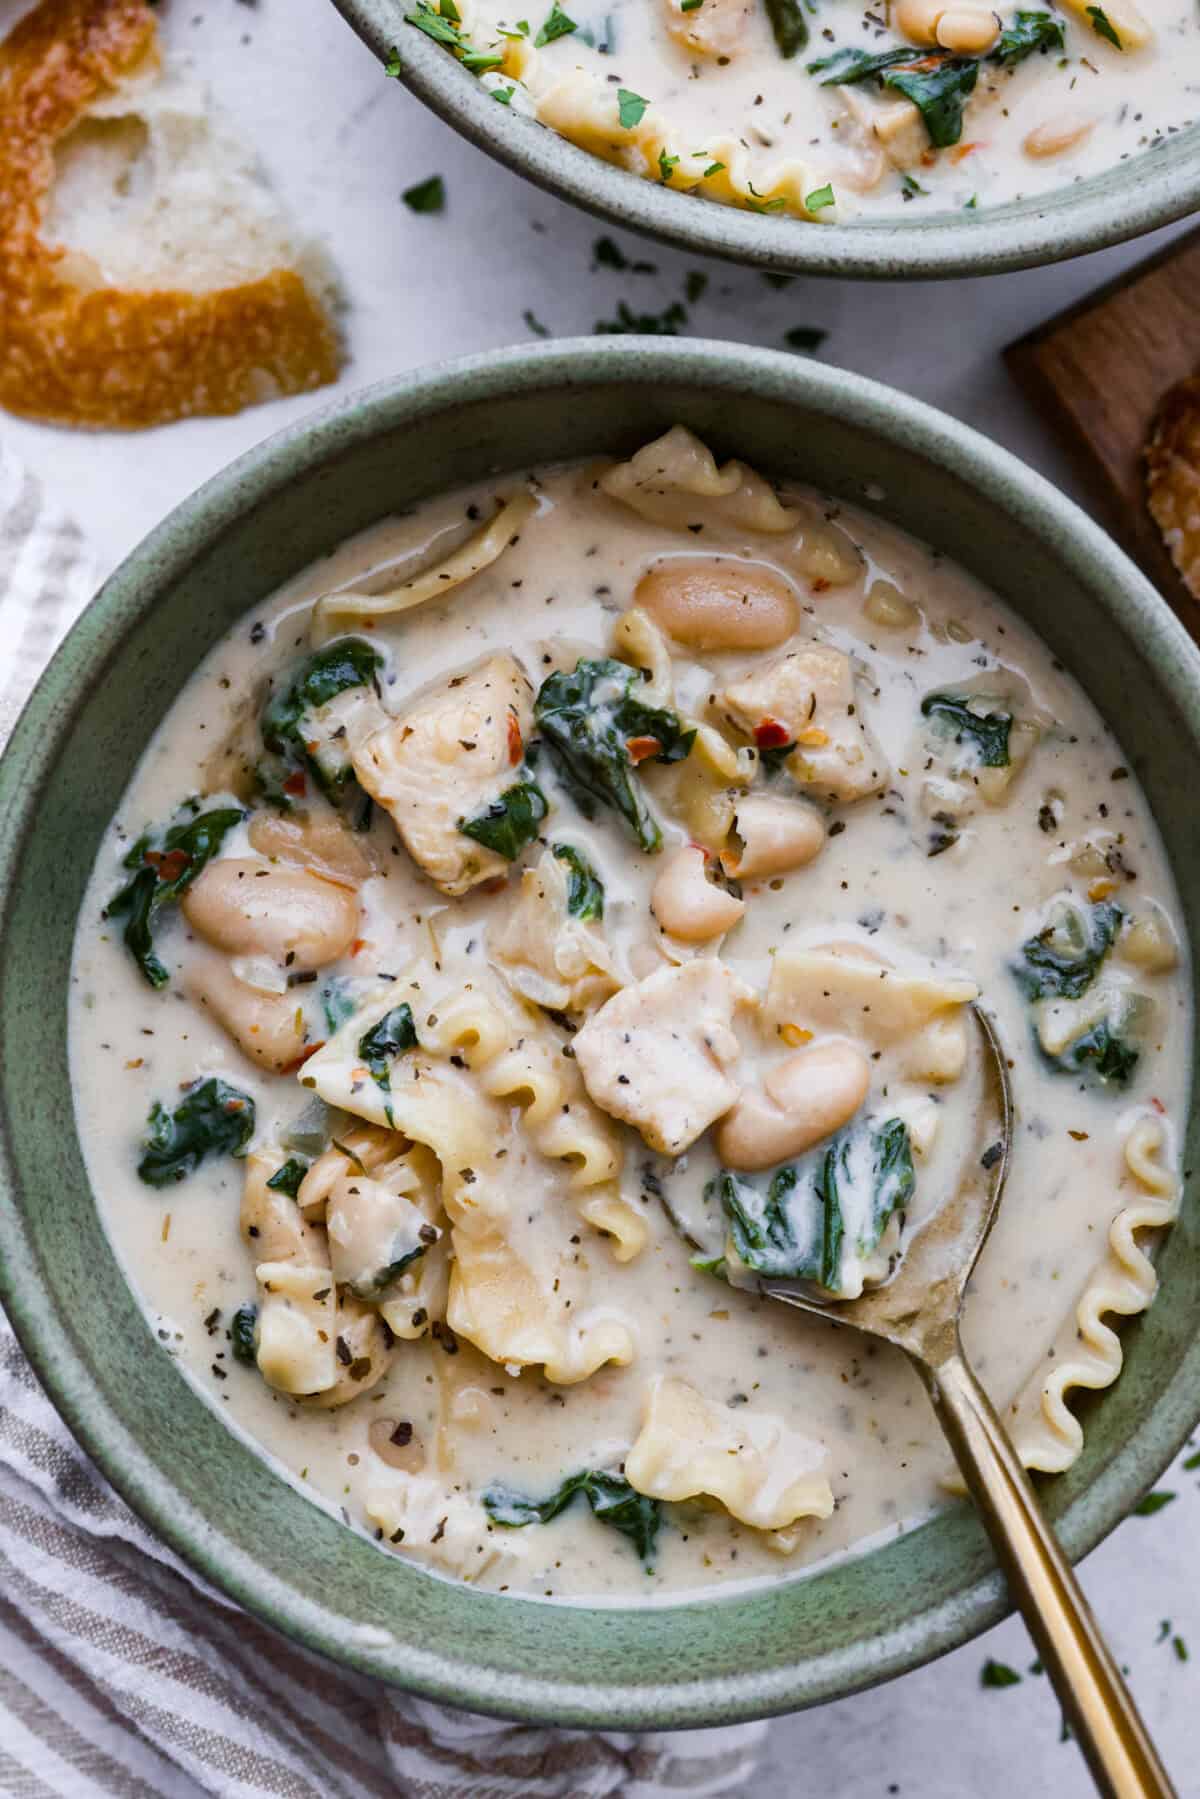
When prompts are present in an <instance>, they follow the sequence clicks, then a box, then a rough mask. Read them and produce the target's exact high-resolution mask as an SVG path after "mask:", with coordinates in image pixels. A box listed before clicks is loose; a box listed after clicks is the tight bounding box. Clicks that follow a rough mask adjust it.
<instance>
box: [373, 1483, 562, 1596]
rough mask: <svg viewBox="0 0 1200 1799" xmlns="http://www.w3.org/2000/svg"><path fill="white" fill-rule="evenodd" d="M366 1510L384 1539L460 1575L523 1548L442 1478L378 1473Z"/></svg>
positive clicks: (471, 1575) (498, 1564) (487, 1568)
mask: <svg viewBox="0 0 1200 1799" xmlns="http://www.w3.org/2000/svg"><path fill="white" fill-rule="evenodd" d="M366 1513H367V1517H368V1518H369V1519H370V1520H371V1522H372V1524H374V1525H375V1526H376V1528H377V1529H378V1530H380V1531H381V1532H382V1533H383V1541H384V1542H385V1543H388V1544H391V1545H392V1546H393V1547H394V1548H396V1549H400V1550H403V1552H404V1554H405V1555H412V1556H417V1557H418V1558H419V1559H420V1560H422V1561H426V1562H430V1563H432V1564H433V1565H434V1566H436V1567H439V1568H444V1569H445V1570H447V1572H449V1573H451V1574H457V1575H458V1576H459V1578H460V1579H462V1580H478V1579H479V1577H480V1576H481V1575H483V1574H487V1573H489V1572H494V1571H498V1570H499V1569H502V1568H505V1567H511V1566H513V1565H515V1564H516V1563H517V1562H518V1561H519V1560H520V1559H521V1557H522V1556H523V1555H524V1554H525V1552H526V1546H525V1544H524V1543H523V1542H522V1541H521V1540H520V1538H519V1537H518V1536H517V1535H516V1533H515V1532H513V1531H504V1530H499V1529H497V1528H496V1526H495V1525H493V1524H492V1522H491V1520H490V1519H489V1518H488V1515H487V1513H486V1512H485V1511H484V1509H483V1507H482V1506H481V1505H480V1504H478V1502H477V1501H476V1500H474V1499H469V1498H468V1497H467V1495H466V1494H465V1493H452V1492H451V1493H448V1492H447V1491H446V1485H445V1482H444V1481H443V1480H435V1479H433V1478H432V1477H430V1476H429V1475H425V1474H405V1473H401V1472H399V1471H397V1472H395V1473H393V1474H391V1475H390V1477H387V1476H382V1475H381V1476H380V1478H379V1479H378V1480H377V1481H376V1482H375V1484H374V1485H373V1486H371V1487H368V1489H367V1499H366Z"/></svg>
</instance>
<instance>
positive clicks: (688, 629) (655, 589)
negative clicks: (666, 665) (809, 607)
mask: <svg viewBox="0 0 1200 1799" xmlns="http://www.w3.org/2000/svg"><path fill="white" fill-rule="evenodd" d="M634 604H635V605H637V606H640V607H641V608H642V610H643V612H647V613H649V615H650V617H651V618H652V619H653V620H654V622H655V624H657V625H659V626H660V627H661V629H662V630H664V631H665V632H666V633H667V635H668V636H669V637H673V638H675V640H676V642H677V643H686V644H688V645H689V646H690V647H691V648H692V649H697V650H771V649H775V648H776V647H777V646H778V645H779V644H781V643H784V642H786V640H787V639H788V638H789V637H790V636H791V635H792V633H793V631H794V630H795V629H796V623H797V618H798V607H797V603H796V595H795V592H794V590H793V588H792V585H791V583H790V582H789V581H787V580H785V578H784V577H783V576H782V575H780V574H777V573H776V571H775V570H774V569H772V568H767V567H766V565H765V564H764V563H761V562H743V561H741V560H740V559H739V558H737V557H735V556H705V557H691V556H687V557H684V556H670V557H666V558H665V559H664V560H663V561H662V562H656V563H655V564H654V566H653V568H650V569H648V570H647V571H646V573H645V574H644V575H643V576H642V578H641V580H640V581H639V582H638V584H637V588H636V590H635V592H634Z"/></svg>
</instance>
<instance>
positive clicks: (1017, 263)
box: [334, 0, 1200, 281]
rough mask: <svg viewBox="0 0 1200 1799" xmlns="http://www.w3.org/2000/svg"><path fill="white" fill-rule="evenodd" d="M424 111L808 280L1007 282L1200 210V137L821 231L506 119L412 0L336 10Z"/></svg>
mask: <svg viewBox="0 0 1200 1799" xmlns="http://www.w3.org/2000/svg"><path fill="white" fill-rule="evenodd" d="M334 4H335V5H336V6H337V9H338V11H339V12H340V13H341V14H342V16H343V17H344V18H345V19H346V20H347V21H348V23H349V24H351V25H352V26H353V27H354V29H355V31H356V32H357V33H358V35H359V36H360V37H361V38H363V39H364V40H365V41H366V42H367V43H368V44H369V45H370V46H371V48H372V50H374V52H375V54H376V55H377V56H378V57H380V58H381V59H382V60H385V61H390V60H391V59H392V57H393V56H394V55H395V54H396V53H397V52H398V53H399V59H400V60H399V70H398V72H399V75H400V79H401V80H402V81H403V82H404V84H405V85H406V86H407V87H409V88H411V89H412V91H413V93H414V94H416V95H417V96H418V98H419V99H421V100H424V102H425V104H426V105H427V106H430V107H432V109H433V111H434V112H436V113H437V114H439V116H440V117H441V118H443V119H445V120H446V122H447V124H449V125H453V126H454V128H455V130H456V131H460V132H461V133H462V135H463V136H464V137H468V138H470V140H471V142H472V143H473V144H478V145H479V147H480V149H482V150H486V151H487V153H488V155H489V156H494V157H496V159H497V160H498V161H499V162H503V163H507V164H508V166H509V168H510V169H515V170H516V171H517V172H518V174H521V175H525V176H527V177H528V178H529V180H530V181H535V182H536V183H537V184H538V186H539V187H544V188H546V189H547V190H548V191H549V192H550V193H552V194H558V195H560V196H561V198H563V199H564V200H573V201H574V202H575V204H576V205H577V206H583V207H585V208H586V209H587V211H589V212H593V213H596V214H597V215H598V216H599V217H600V218H604V219H609V220H611V222H612V223H613V224H614V225H620V226H624V227H625V228H626V229H628V230H631V231H642V232H645V234H646V235H647V236H649V237H655V238H659V239H660V240H663V241H665V242H667V243H672V244H678V245H679V246H680V247H681V248H682V249H685V250H691V251H693V252H697V253H702V254H704V255H708V256H724V257H727V258H728V259H729V260H730V261H731V262H740V263H746V264H749V265H750V266H751V267H754V268H764V269H777V270H787V271H789V272H790V273H792V274H797V275H856V276H865V277H868V278H871V279H876V280H885V281H905V280H916V279H921V278H928V277H931V276H933V277H941V276H947V275H995V274H1000V273H1001V272H1003V271H1004V270H1006V269H1024V268H1031V267H1035V266H1039V265H1040V264H1042V263H1046V262H1058V261H1061V260H1062V259H1063V258H1065V257H1068V256H1081V255H1083V254H1084V253H1085V252H1087V251H1089V250H1102V249H1104V248H1105V246H1106V245H1108V244H1119V243H1123V242H1125V240H1126V239H1128V238H1131V237H1140V236H1141V235H1142V233H1143V232H1145V231H1153V230H1154V229H1155V227H1156V226H1158V225H1169V224H1170V223H1171V221H1172V220H1173V219H1182V218H1186V217H1187V216H1188V214H1189V213H1193V212H1195V211H1196V210H1197V209H1198V208H1200V125H1195V126H1192V127H1191V128H1190V129H1189V130H1187V131H1181V132H1179V133H1178V134H1177V135H1175V136H1173V137H1170V138H1168V139H1166V140H1165V141H1164V142H1163V143H1162V144H1161V145H1160V147H1158V148H1157V149H1155V150H1154V151H1153V152H1149V153H1147V154H1145V155H1142V156H1136V157H1132V158H1130V160H1129V161H1128V162H1123V163H1118V164H1117V166H1116V167H1115V168H1112V169H1109V170H1106V171H1105V172H1104V173H1103V174H1100V175H1095V176H1092V177H1091V178H1090V179H1089V180H1087V181H1080V182H1073V183H1072V184H1071V185H1070V186H1069V187H1063V188H1061V189H1059V190H1058V191H1057V192H1053V193H1049V194H1042V195H1040V196H1038V197H1036V198H1033V199H1028V200H1015V201H1012V202H1011V203H1010V204H1009V205H1007V206H997V207H987V208H985V209H984V210H983V211H979V212H974V211H973V212H940V213H938V212H930V213H925V212H923V211H920V210H918V208H917V207H908V208H906V210H905V213H904V216H903V218H892V219H878V220H875V221H871V220H867V219H864V220H863V221H862V222H861V223H859V224H855V225H816V224H812V223H805V222H804V221H802V220H798V219H788V218H780V217H777V216H772V215H766V214H761V213H753V212H745V211H742V210H741V209H740V208H738V207H733V206H720V205H718V204H716V202H714V201H708V200H701V199H697V198H696V197H695V196H693V195H689V194H683V193H678V192H676V191H675V190H674V189H672V188H669V187H663V186H662V185H661V184H660V183H657V182H652V181H643V180H642V179H641V178H640V177H639V176H637V175H631V174H629V173H628V171H627V170H625V169H618V168H614V167H612V165H611V164H609V163H606V162H602V161H601V160H600V158H599V157H596V156H592V155H590V154H589V152H587V151H586V150H580V149H578V148H576V146H575V145H574V144H569V143H568V142H567V141H566V139H565V138H562V137H559V135H558V134H557V132H554V131H549V130H547V129H546V128H545V127H544V126H542V125H539V124H538V123H537V122H536V121H535V120H533V119H525V118H522V117H521V116H520V115H519V114H518V113H515V112H512V111H511V110H510V109H509V108H507V107H504V106H497V104H496V102H495V101H494V100H493V99H492V98H491V95H490V94H489V93H488V91H487V89H486V88H484V87H483V86H482V85H481V83H480V82H479V81H478V80H477V79H476V78H475V77H474V76H473V75H470V74H468V73H467V71H466V70H465V69H464V68H463V67H462V65H461V64H460V63H459V62H458V61H457V60H456V59H455V58H454V57H453V56H452V55H451V54H450V52H449V51H448V50H445V49H443V48H441V47H440V46H439V45H438V44H435V43H434V42H433V41H432V39H430V38H428V37H426V36H425V34H424V33H423V32H420V31H417V30H414V28H413V27H412V26H411V25H406V24H405V23H404V15H405V13H406V12H408V11H410V10H411V7H410V5H409V4H408V0H334Z"/></svg>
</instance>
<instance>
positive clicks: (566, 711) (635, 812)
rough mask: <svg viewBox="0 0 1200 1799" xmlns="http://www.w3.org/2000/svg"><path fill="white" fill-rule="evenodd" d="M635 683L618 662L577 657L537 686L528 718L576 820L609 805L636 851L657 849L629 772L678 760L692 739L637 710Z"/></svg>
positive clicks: (664, 718) (668, 716)
mask: <svg viewBox="0 0 1200 1799" xmlns="http://www.w3.org/2000/svg"><path fill="white" fill-rule="evenodd" d="M641 685H642V677H641V676H640V674H639V673H638V671H637V670H636V669H633V668H630V667H628V665H627V664H626V663H624V662H617V661H615V660H613V659H612V658H611V657H599V658H597V659H595V660H591V659H588V658H584V659H582V660H581V661H580V662H578V663H577V664H576V667H575V668H574V670H573V671H571V672H570V673H568V672H566V671H563V672H561V673H559V674H554V675H551V676H549V678H548V679H547V680H546V681H544V682H543V683H542V687H541V691H540V692H539V694H538V696H537V704H536V707H535V718H536V720H537V724H538V728H539V730H540V731H541V734H542V736H543V738H544V739H545V741H546V742H547V743H548V744H549V746H550V751H551V753H552V755H553V756H554V759H555V762H556V764H557V766H558V768H559V770H560V772H561V774H562V776H563V779H564V780H565V782H566V784H567V786H568V787H569V788H570V789H571V792H572V793H573V795H574V797H575V800H576V803H577V804H578V806H579V809H580V811H581V812H582V813H583V814H584V816H585V817H586V818H594V817H595V815H596V811H597V808H598V807H600V806H609V807H611V808H612V809H613V811H615V812H617V813H618V814H619V815H620V816H621V817H622V818H623V819H624V820H625V822H626V824H627V825H628V826H629V828H630V830H631V831H632V832H633V835H634V837H635V838H636V839H637V842H638V844H639V845H640V846H641V848H642V849H644V850H650V851H653V850H658V849H661V848H662V832H661V831H660V830H659V828H658V825H657V824H656V822H655V820H654V818H653V816H652V814H651V812H650V809H649V807H648V806H647V804H646V801H645V798H644V796H643V794H642V791H641V786H640V783H639V782H638V781H637V780H636V779H635V777H634V774H633V771H634V769H635V768H636V767H637V766H638V764H639V763H640V762H647V761H654V762H682V761H683V759H684V757H685V756H687V754H688V752H689V751H690V750H691V747H692V743H693V740H694V738H695V735H696V733H695V731H694V730H688V729H686V728H685V727H684V725H683V724H682V723H681V721H680V720H679V718H677V717H676V715H675V713H674V712H671V711H668V710H667V708H666V707H663V706H647V705H645V704H644V703H643V702H642V701H641V700H640V699H639V698H638V697H637V692H638V689H639V688H640V687H641Z"/></svg>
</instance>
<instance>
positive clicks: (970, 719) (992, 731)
mask: <svg viewBox="0 0 1200 1799" xmlns="http://www.w3.org/2000/svg"><path fill="white" fill-rule="evenodd" d="M921 717H922V718H927V719H929V720H930V721H931V722H932V724H933V727H934V729H935V730H936V731H937V733H938V735H939V736H940V737H952V738H953V739H954V741H955V743H967V744H970V745H971V746H972V747H973V748H974V750H975V753H976V754H977V756H978V757H979V761H980V764H981V766H982V767H983V768H1007V767H1008V765H1009V762H1010V760H1011V758H1010V756H1009V753H1008V738H1009V733H1010V731H1011V730H1012V723H1013V719H1012V713H1011V712H1004V711H996V712H973V711H972V710H971V706H970V703H969V698H968V697H967V696H965V695H963V694H952V693H930V694H927V695H926V696H925V698H924V699H923V700H922V701H921Z"/></svg>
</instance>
